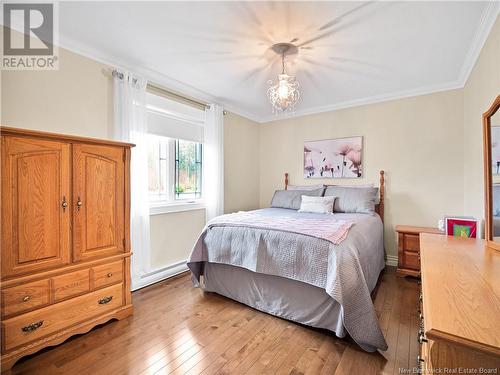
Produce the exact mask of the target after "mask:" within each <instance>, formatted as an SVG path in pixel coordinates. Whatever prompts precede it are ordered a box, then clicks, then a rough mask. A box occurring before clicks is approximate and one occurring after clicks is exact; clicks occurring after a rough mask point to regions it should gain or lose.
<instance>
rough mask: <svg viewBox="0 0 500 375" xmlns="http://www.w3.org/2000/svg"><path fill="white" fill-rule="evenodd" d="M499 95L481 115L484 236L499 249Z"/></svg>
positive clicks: (489, 243) (489, 244) (491, 245)
mask: <svg viewBox="0 0 500 375" xmlns="http://www.w3.org/2000/svg"><path fill="white" fill-rule="evenodd" d="M499 108H500V95H499V96H498V97H497V98H496V100H495V101H494V102H493V104H492V105H491V107H490V109H489V110H488V111H486V112H485V113H484V115H483V134H484V177H485V203H486V204H485V211H486V229H485V238H486V241H487V243H488V246H490V247H493V248H495V249H497V250H500V110H499Z"/></svg>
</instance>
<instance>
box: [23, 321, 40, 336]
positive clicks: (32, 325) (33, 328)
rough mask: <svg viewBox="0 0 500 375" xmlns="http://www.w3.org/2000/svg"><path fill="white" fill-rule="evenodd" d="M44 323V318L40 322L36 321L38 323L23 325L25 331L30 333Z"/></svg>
mask: <svg viewBox="0 0 500 375" xmlns="http://www.w3.org/2000/svg"><path fill="white" fill-rule="evenodd" d="M42 325H43V320H40V321H39V322H36V323H31V324H30V325H27V326H26V327H23V332H27V333H29V332H33V331H36V330H37V329H38V328H40V327H41V326H42Z"/></svg>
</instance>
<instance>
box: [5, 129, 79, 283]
mask: <svg viewBox="0 0 500 375" xmlns="http://www.w3.org/2000/svg"><path fill="white" fill-rule="evenodd" d="M70 160H71V159H70V145H69V144H67V143H62V142H55V141H46V140H40V139H32V138H22V137H11V136H3V137H2V199H1V202H2V209H1V212H2V277H6V276H7V277H8V276H11V275H18V274H24V273H32V272H36V271H39V270H43V269H46V268H51V267H56V266H60V265H63V264H66V263H69V262H70V253H71V252H70V246H71V245H70V239H71V233H70V223H71V219H70V217H71V201H70V200H71V190H70V180H71V179H70V173H71V172H70Z"/></svg>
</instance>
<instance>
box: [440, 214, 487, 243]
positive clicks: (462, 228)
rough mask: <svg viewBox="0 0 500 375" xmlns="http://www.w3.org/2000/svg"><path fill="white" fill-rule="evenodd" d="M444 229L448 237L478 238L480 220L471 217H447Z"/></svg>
mask: <svg viewBox="0 0 500 375" xmlns="http://www.w3.org/2000/svg"><path fill="white" fill-rule="evenodd" d="M444 229H445V233H446V235H447V236H453V237H464V238H477V237H478V233H479V220H477V219H475V218H473V217H470V216H446V217H445V218H444Z"/></svg>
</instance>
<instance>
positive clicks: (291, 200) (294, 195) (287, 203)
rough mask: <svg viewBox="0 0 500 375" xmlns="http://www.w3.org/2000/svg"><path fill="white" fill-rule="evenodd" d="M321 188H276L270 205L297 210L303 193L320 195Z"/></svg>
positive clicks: (312, 195) (309, 195)
mask: <svg viewBox="0 0 500 375" xmlns="http://www.w3.org/2000/svg"><path fill="white" fill-rule="evenodd" d="M323 190H324V189H323V188H321V189H316V190H276V191H275V192H274V196H273V199H272V201H271V207H275V208H291V209H293V210H298V209H299V208H300V202H301V201H302V196H303V195H306V196H308V197H321V196H322V195H323Z"/></svg>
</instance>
